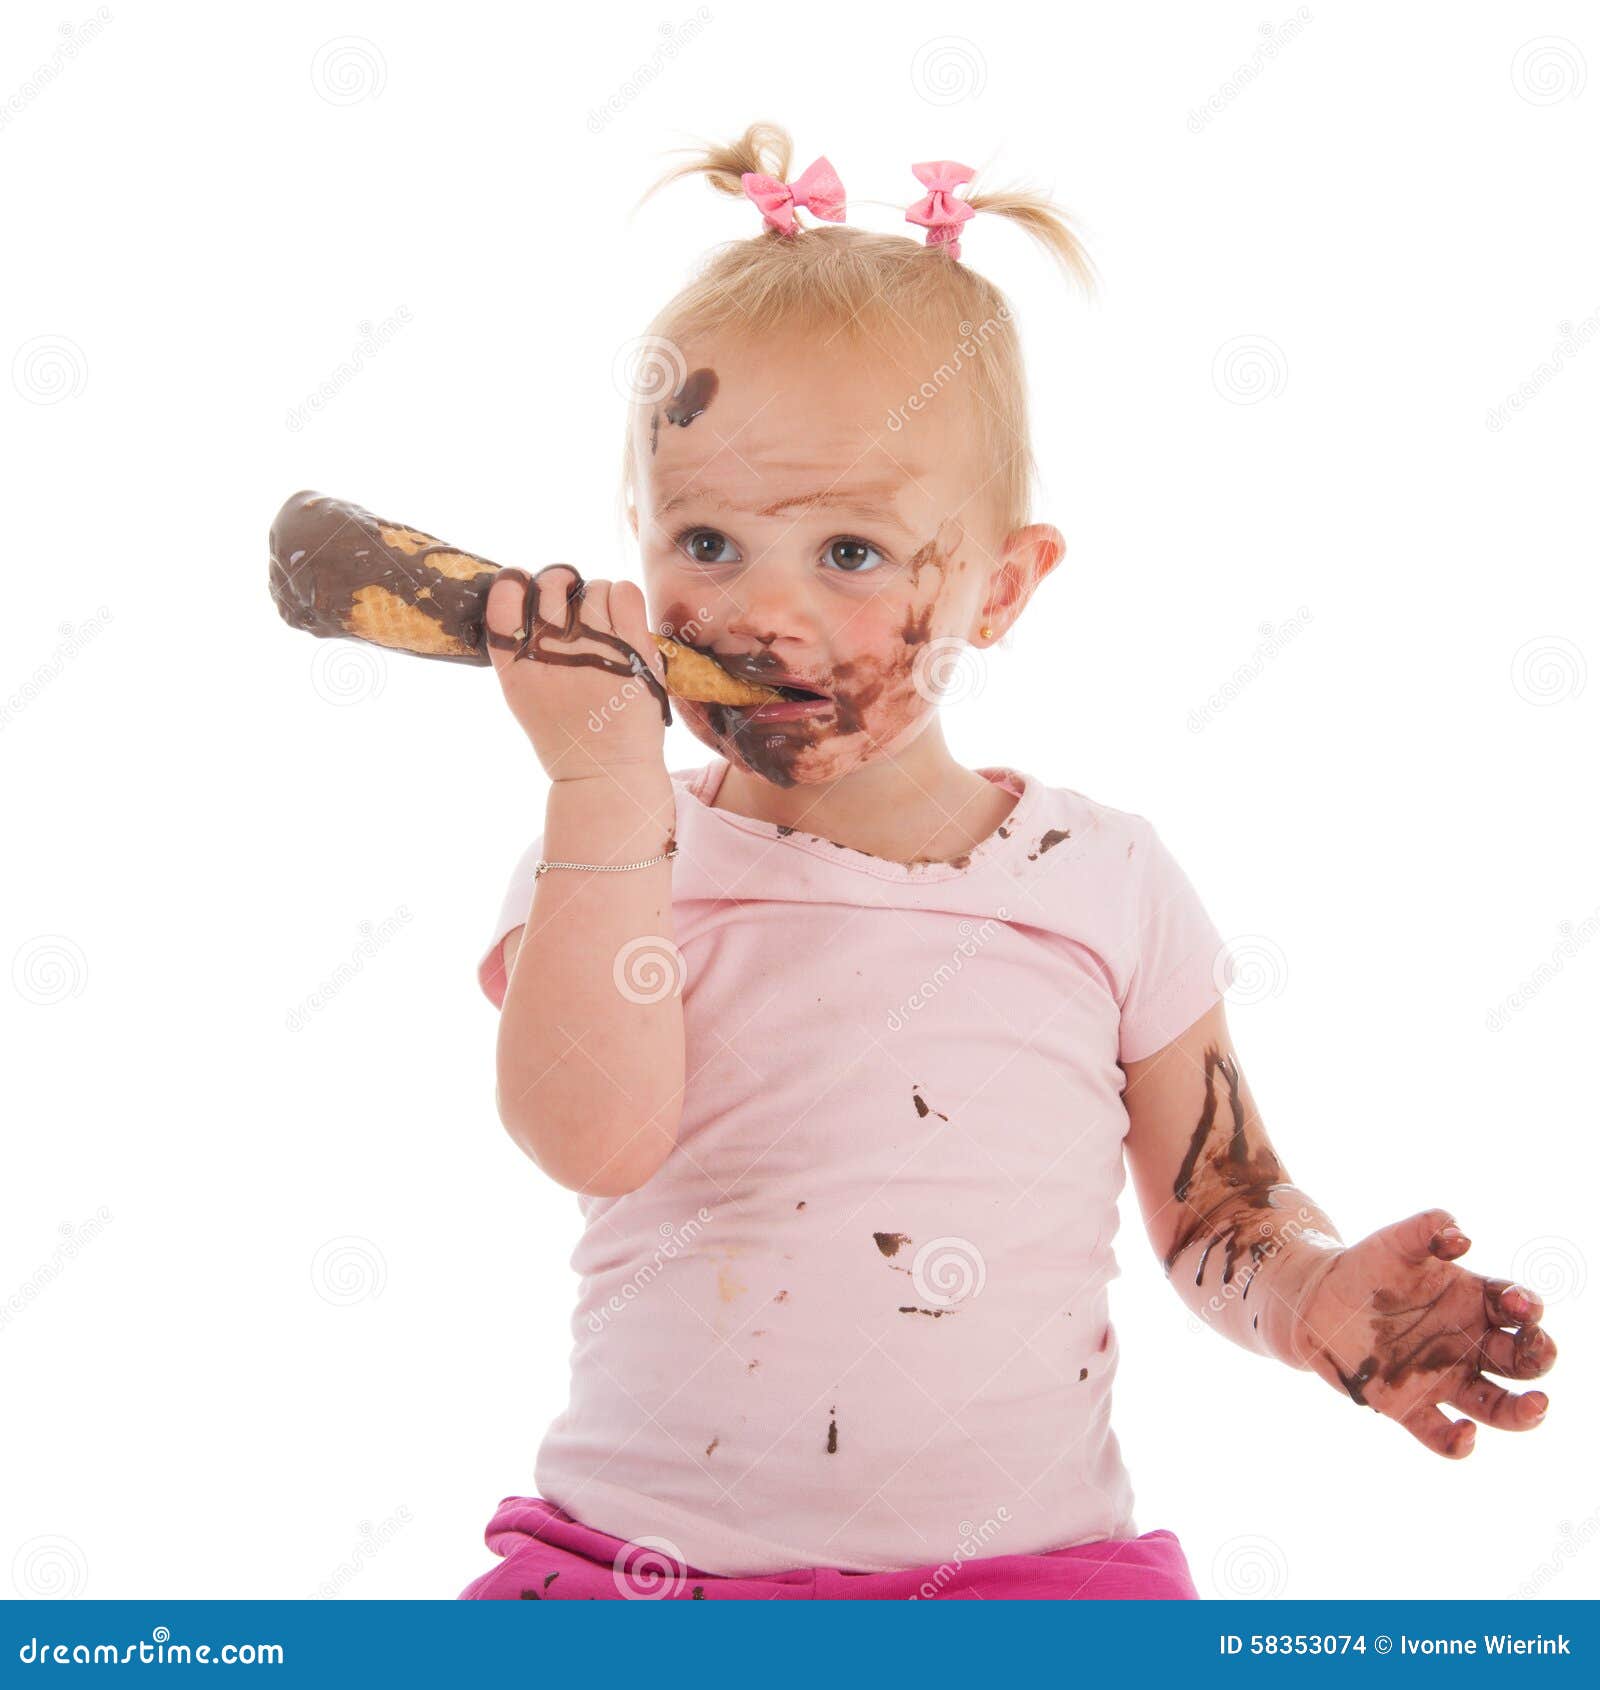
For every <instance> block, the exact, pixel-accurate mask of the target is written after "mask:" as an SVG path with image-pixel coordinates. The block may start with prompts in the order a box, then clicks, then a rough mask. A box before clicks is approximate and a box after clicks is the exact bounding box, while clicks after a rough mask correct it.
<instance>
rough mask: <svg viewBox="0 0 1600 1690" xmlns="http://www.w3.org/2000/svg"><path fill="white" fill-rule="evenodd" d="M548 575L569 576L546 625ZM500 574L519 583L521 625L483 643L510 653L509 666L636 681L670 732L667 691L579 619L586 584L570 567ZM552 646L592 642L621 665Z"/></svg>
mask: <svg viewBox="0 0 1600 1690" xmlns="http://www.w3.org/2000/svg"><path fill="white" fill-rule="evenodd" d="M552 569H567V570H571V571H572V580H571V581H570V582H569V583H568V584H567V590H566V595H565V598H564V600H563V604H562V613H561V620H560V621H558V622H556V621H550V620H549V619H548V618H546V617H544V616H542V615H540V613H539V576H541V575H548V574H549V573H550V571H551V570H552ZM504 573H505V574H506V575H508V576H512V577H514V578H515V579H516V580H518V581H520V582H521V583H522V622H521V625H520V626H519V627H518V629H517V631H516V633H514V634H497V633H495V632H494V630H493V629H490V630H489V633H488V635H487V639H488V643H489V644H490V645H491V646H493V647H494V649H495V650H496V651H509V652H510V653H511V654H512V657H511V660H512V662H513V663H514V662H516V661H517V659H518V658H521V657H531V658H532V659H533V661H534V662H535V663H557V664H560V665H561V666H562V667H563V668H579V667H581V668H585V669H604V670H606V671H607V673H609V674H612V675H633V676H636V677H637V678H638V679H639V680H641V681H643V682H644V683H645V685H646V686H647V687H648V688H649V689H650V691H651V692H652V693H653V694H654V695H655V697H656V699H657V701H658V702H659V703H660V705H661V720H662V721H663V722H664V723H665V724H666V726H668V727H671V726H672V706H671V705H670V704H668V703H667V690H666V688H665V687H663V686H662V684H661V683H660V681H658V680H657V679H656V678H655V676H654V675H653V674H652V673H651V672H650V667H649V665H648V664H647V663H646V662H645V660H644V659H643V658H642V657H641V656H640V655H639V654H638V652H636V651H635V650H634V649H633V647H632V646H631V645H629V644H628V642H627V641H626V640H624V639H622V638H620V637H619V636H618V635H616V634H613V633H609V632H607V631H606V630H605V629H602V628H591V627H590V626H589V624H588V623H587V622H583V621H581V620H580V619H579V617H578V607H579V605H581V604H582V603H583V595H584V590H585V588H586V587H587V586H588V582H586V581H585V580H584V578H583V577H582V576H581V575H579V574H578V572H577V571H576V570H574V569H572V566H571V564H566V563H552V564H547V565H546V566H545V568H543V569H541V570H540V571H539V574H538V575H534V576H530V575H529V574H528V572H527V571H526V570H525V569H507V570H506V571H504ZM552 640H567V641H574V640H594V641H596V642H598V643H599V644H600V645H605V646H610V647H611V649H612V650H613V651H615V652H617V653H618V654H619V655H620V656H621V658H622V661H621V662H620V663H613V662H611V661H609V660H608V659H606V658H604V657H601V656H599V655H597V654H596V653H594V652H588V651H560V650H556V649H553V648H552V647H551V645H550V641H552Z"/></svg>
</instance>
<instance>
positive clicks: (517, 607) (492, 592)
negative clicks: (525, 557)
mask: <svg viewBox="0 0 1600 1690" xmlns="http://www.w3.org/2000/svg"><path fill="white" fill-rule="evenodd" d="M527 600H528V572H527V571H526V570H525V569H502V570H501V571H500V573H499V574H498V575H496V576H495V578H494V581H493V583H492V584H491V586H490V588H489V597H488V599H487V600H486V601H485V603H484V608H483V620H484V626H485V629H486V635H485V643H486V644H487V645H488V647H489V661H490V662H491V663H493V664H494V666H495V668H497V669H498V668H500V667H501V666H502V665H504V664H507V663H510V662H511V661H512V658H513V653H514V651H515V648H516V647H517V646H518V645H520V644H521V643H522V639H523V636H524V635H525V634H526V633H527V628H526V627H525V626H524V620H523V616H524V611H525V610H526V608H527Z"/></svg>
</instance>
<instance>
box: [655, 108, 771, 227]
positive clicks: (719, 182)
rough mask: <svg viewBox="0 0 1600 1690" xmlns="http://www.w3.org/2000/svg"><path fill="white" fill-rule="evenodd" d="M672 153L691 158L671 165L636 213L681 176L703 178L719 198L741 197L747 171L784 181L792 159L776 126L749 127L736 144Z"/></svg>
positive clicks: (714, 143) (679, 149) (706, 143)
mask: <svg viewBox="0 0 1600 1690" xmlns="http://www.w3.org/2000/svg"><path fill="white" fill-rule="evenodd" d="M672 151H674V152H680V153H689V154H692V155H693V156H692V157H691V158H690V159H689V161H688V162H687V163H685V164H679V165H674V166H673V168H672V169H671V170H669V171H667V172H666V174H665V175H663V176H660V177H658V178H657V179H656V181H655V182H654V183H652V184H651V186H650V187H648V188H646V189H645V191H644V192H643V193H642V194H641V195H640V196H639V199H638V201H637V203H636V204H635V205H634V210H635V211H637V210H638V209H639V207H640V206H641V205H643V204H644V202H645V201H646V200H647V199H649V198H650V196H651V195H652V194H654V193H656V192H658V191H659V190H660V189H662V188H664V187H666V185H667V184H668V183H669V182H676V181H678V180H679V178H680V177H684V176H704V177H705V179H706V180H707V181H708V182H709V183H710V184H711V186H712V187H713V188H715V189H716V190H717V192H718V193H719V194H742V193H743V192H744V185H743V182H742V180H741V179H742V178H743V176H744V175H745V173H746V172H747V171H754V172H755V173H757V174H758V175H762V176H774V177H776V178H777V179H778V180H779V181H787V180H788V176H789V165H790V161H791V160H792V159H793V157H794V142H793V141H792V140H791V139H790V138H789V132H788V130H787V129H783V128H780V127H779V126H778V125H777V124H776V123H752V124H751V125H750V127H749V128H748V129H747V130H745V132H744V134H742V135H741V136H740V137H739V139H738V140H737V141H731V142H720V141H702V142H700V143H699V144H698V145H696V146H692V147H675V148H673V149H672Z"/></svg>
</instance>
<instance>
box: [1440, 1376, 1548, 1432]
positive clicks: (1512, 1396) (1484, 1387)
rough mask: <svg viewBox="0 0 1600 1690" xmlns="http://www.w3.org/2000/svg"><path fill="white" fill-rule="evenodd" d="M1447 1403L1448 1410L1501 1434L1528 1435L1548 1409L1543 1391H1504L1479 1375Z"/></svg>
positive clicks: (1501, 1387) (1503, 1388)
mask: <svg viewBox="0 0 1600 1690" xmlns="http://www.w3.org/2000/svg"><path fill="white" fill-rule="evenodd" d="M1449 1402H1450V1406H1451V1407H1452V1408H1459V1409H1460V1410H1461V1412H1462V1413H1463V1414H1470V1415H1471V1416H1472V1418H1473V1419H1474V1420H1476V1421H1479V1422H1480V1423H1481V1424H1483V1425H1485V1426H1493V1427H1496V1428H1497V1429H1498V1430H1499V1431H1502V1432H1531V1431H1532V1430H1533V1428H1534V1427H1535V1426H1537V1425H1539V1424H1541V1422H1542V1421H1543V1420H1544V1416H1545V1410H1546V1409H1548V1408H1549V1406H1550V1399H1549V1397H1547V1396H1546V1395H1545V1394H1544V1392H1543V1391H1508V1390H1507V1389H1506V1388H1505V1386H1504V1385H1497V1384H1495V1383H1494V1381H1493V1380H1491V1379H1485V1378H1483V1377H1482V1375H1480V1376H1479V1377H1478V1378H1476V1379H1475V1380H1473V1382H1472V1383H1471V1384H1470V1385H1465V1386H1463V1387H1462V1389H1461V1390H1459V1391H1457V1392H1455V1393H1454V1394H1453V1395H1452V1396H1451V1397H1450V1399H1449Z"/></svg>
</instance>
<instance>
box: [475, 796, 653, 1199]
mask: <svg viewBox="0 0 1600 1690" xmlns="http://www.w3.org/2000/svg"><path fill="white" fill-rule="evenodd" d="M675 819H676V818H675V813H674V805H673V795H672V782H671V779H670V777H669V776H668V774H667V772H666V770H665V768H664V767H663V768H656V769H650V768H648V767H640V768H639V769H637V770H623V769H616V770H612V771H609V772H608V773H606V774H603V775H596V776H593V777H589V778H585V779H576V780H560V781H556V782H554V783H553V784H552V786H551V788H550V795H549V797H548V798H547V799H546V801H545V829H544V846H543V851H544V855H545V856H546V857H547V858H549V859H551V860H552V861H562V862H579V863H606V862H643V861H645V860H646V859H647V858H650V857H654V856H656V855H658V854H659V853H660V852H661V849H662V841H663V840H668V839H670V838H671V837H672V832H673V826H674V822H675ZM672 935H673V921H672V864H671V863H670V862H661V863H653V864H651V866H650V867H648V868H640V869H630V870H628V871H626V872H624V873H620V874H604V873H593V872H586V871H584V870H581V869H552V870H551V871H550V872H549V873H548V874H545V875H542V876H540V878H539V879H538V880H537V881H536V882H535V883H534V893H533V902H532V908H531V909H530V910H529V912H528V920H527V923H526V924H525V925H524V926H522V927H519V928H517V929H515V932H514V935H511V936H510V937H515V939H516V941H517V944H516V947H515V949H512V947H511V946H510V945H507V946H506V957H507V971H508V975H509V979H508V983H507V985H506V991H505V1000H504V1002H503V1003H502V1005H501V1008H500V1032H499V1038H498V1041H497V1045H496V1056H495V1067H496V1075H497V1081H496V1087H495V1097H496V1101H497V1103H498V1105H499V1110H500V1119H501V1121H502V1123H503V1124H504V1125H505V1128H506V1131H507V1132H509V1133H510V1134H511V1136H512V1138H513V1139H514V1140H515V1141H516V1143H517V1144H518V1145H519V1146H520V1147H521V1149H522V1150H523V1151H524V1152H525V1153H526V1154H527V1155H528V1156H530V1157H531V1158H532V1159H533V1160H534V1161H535V1162H537V1163H538V1164H539V1166H540V1167H541V1168H542V1169H544V1171H545V1172H546V1173H547V1174H549V1175H550V1177H551V1178H552V1179H554V1180H556V1181H558V1182H559V1183H560V1184H562V1185H564V1186H567V1187H568V1188H569V1189H571V1190H573V1191H579V1192H583V1193H585V1194H587V1195H591V1196H601V1197H614V1196H618V1195H620V1194H621V1193H623V1192H627V1191H633V1190H635V1189H636V1188H637V1187H639V1186H641V1185H643V1184H644V1183H645V1181H646V1180H647V1179H649V1178H650V1176H651V1175H652V1174H653V1173H655V1171H656V1169H657V1168H659V1167H660V1166H661V1164H662V1162H663V1161H664V1160H665V1159H666V1157H667V1155H668V1153H669V1152H670V1151H671V1149H672V1147H673V1144H674V1143H675V1142H676V1137H677V1128H678V1120H679V1116H680V1114H681V1111H682V1107H683V1076H684V1042H683V1004H682V999H681V996H680V992H679V990H678V989H677V988H678V987H679V985H680V984H681V982H679V981H677V980H676V979H674V978H673V971H674V969H675V968H676V967H677V966H678V958H677V953H676V950H675V948H674V945H673V937H672Z"/></svg>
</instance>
